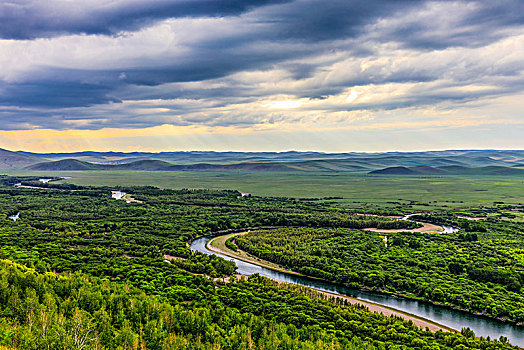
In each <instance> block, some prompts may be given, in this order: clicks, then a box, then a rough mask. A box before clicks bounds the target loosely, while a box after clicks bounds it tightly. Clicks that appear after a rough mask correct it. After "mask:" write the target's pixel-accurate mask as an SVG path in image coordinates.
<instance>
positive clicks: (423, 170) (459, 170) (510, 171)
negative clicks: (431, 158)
mask: <svg viewBox="0 0 524 350" xmlns="http://www.w3.org/2000/svg"><path fill="white" fill-rule="evenodd" d="M369 174H371V175H412V176H425V175H472V176H476V175H479V176H486V175H489V176H519V175H521V176H524V169H523V168H517V167H503V166H485V167H476V168H475V167H463V166H457V165H452V166H442V167H436V168H433V167H427V166H423V167H388V168H385V169H379V170H373V171H370V172H369Z"/></svg>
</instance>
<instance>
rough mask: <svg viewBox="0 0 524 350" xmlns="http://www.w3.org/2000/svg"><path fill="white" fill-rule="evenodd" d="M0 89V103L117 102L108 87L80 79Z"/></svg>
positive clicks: (54, 105) (64, 105)
mask: <svg viewBox="0 0 524 350" xmlns="http://www.w3.org/2000/svg"><path fill="white" fill-rule="evenodd" d="M2 90H3V91H2V93H0V105H8V106H20V107H43V108H57V107H58V108H67V107H89V106H93V105H96V104H103V103H110V102H120V100H119V99H118V98H116V97H114V96H111V93H112V91H113V88H112V87H110V86H105V85H95V84H86V83H81V82H63V81H61V82H52V81H37V82H31V83H21V84H10V85H9V86H7V87H5V88H3V89H2Z"/></svg>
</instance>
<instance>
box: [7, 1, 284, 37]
mask: <svg viewBox="0 0 524 350" xmlns="http://www.w3.org/2000/svg"><path fill="white" fill-rule="evenodd" d="M285 1H286V0H250V1H243V0H227V1H224V0H157V1H138V0H127V1H118V2H106V3H103V4H101V3H100V1H79V2H69V1H40V0H7V1H3V2H2V3H0V37H2V38H6V39H34V38H40V37H46V38H48V37H54V36H58V35H63V34H105V35H113V34H117V33H120V32H121V31H125V30H137V29H139V28H141V27H144V26H148V25H150V24H152V23H154V22H156V21H159V20H162V19H167V18H182V17H205V16H210V17H222V16H233V15H239V14H241V13H243V12H245V11H248V10H250V9H253V8H256V7H258V6H264V5H270V4H276V3H282V2H285Z"/></svg>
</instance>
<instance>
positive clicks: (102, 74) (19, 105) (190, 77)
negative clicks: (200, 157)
mask: <svg viewBox="0 0 524 350" xmlns="http://www.w3.org/2000/svg"><path fill="white" fill-rule="evenodd" d="M71 4H75V6H72V5H71ZM199 17H205V18H209V17H224V18H223V21H221V22H220V23H219V24H216V25H217V27H216V28H215V27H212V26H203V27H202V28H200V27H199V24H198V23H199V22H198V21H199V20H200V19H201V18H199ZM169 18H192V20H193V21H195V22H194V23H195V24H194V26H193V27H192V28H194V31H195V34H196V35H195V36H194V38H193V36H191V34H193V33H186V32H184V31H183V30H180V28H179V27H169V28H171V30H173V31H176V30H180V31H181V33H178V32H175V33H174V34H175V36H177V35H178V36H183V35H184V34H185V35H188V36H189V37H190V38H191V40H187V41H183V40H182V44H180V45H181V48H180V51H181V52H182V53H179V52H178V51H177V50H176V49H173V48H172V47H170V46H169V45H170V44H169V43H166V44H165V50H164V51H162V54H161V55H159V56H158V57H151V56H150V54H149V52H148V51H147V50H148V46H147V45H144V46H139V50H143V51H141V52H140V53H139V55H135V56H133V55H134V54H135V53H134V52H133V50H129V51H125V53H126V54H129V55H130V56H132V57H133V58H134V59H135V60H134V61H133V63H132V64H130V63H129V61H126V63H125V64H123V63H122V64H121V65H119V63H120V62H119V61H118V59H115V60H114V61H113V62H111V61H110V60H109V61H107V62H105V63H96V64H92V65H91V64H86V62H87V60H88V59H85V62H84V61H82V60H83V58H82V57H79V56H74V57H75V59H77V60H78V61H79V64H78V65H76V66H78V67H84V68H78V69H71V68H61V67H60V64H56V65H55V64H49V65H48V66H46V65H38V66H35V67H30V68H31V69H32V70H31V74H30V75H29V74H26V75H24V76H23V78H20V79H18V80H17V79H15V80H13V81H11V82H9V83H8V82H5V81H4V82H2V81H1V80H0V106H8V108H9V109H6V110H3V111H2V112H0V120H1V121H4V120H6V118H11V120H10V121H9V123H7V124H6V125H8V126H5V127H8V128H11V127H12V128H15V127H21V125H26V124H27V125H29V124H31V118H33V121H34V123H33V124H34V125H36V126H45V127H48V128H57V129H60V128H64V125H66V126H68V125H70V124H68V123H69V122H73V123H74V122H75V121H80V120H83V119H86V120H89V119H92V122H86V123H84V124H81V125H80V124H78V128H100V127H119V126H125V127H131V126H133V127H136V126H141V127H142V126H143V127H145V126H153V125H159V124H162V123H170V124H178V125H189V124H191V122H195V123H205V124H208V125H235V123H237V124H249V121H250V120H251V121H252V122H260V121H264V120H265V119H264V118H265V117H264V112H257V114H256V115H255V114H250V115H247V114H246V115H242V114H241V113H239V114H238V115H234V114H232V116H231V117H229V118H226V117H224V116H221V114H220V113H214V112H213V111H210V112H209V113H207V114H206V115H201V116H195V115H194V114H192V115H188V116H186V117H184V115H185V114H190V113H198V112H199V111H205V110H206V108H210V109H213V108H219V107H226V106H228V105H233V104H236V105H238V104H243V103H249V102H254V101H256V100H257V99H258V100H261V99H264V98H267V97H271V96H275V95H289V96H294V97H297V98H310V99H316V100H328V99H329V97H330V96H333V95H337V94H340V93H342V92H344V91H345V90H347V89H348V88H350V87H352V86H358V85H363V86H365V85H369V84H375V85H381V84H388V83H397V84H403V83H429V82H436V81H439V80H446V81H447V82H446V83H441V84H440V85H439V86H440V87H443V84H450V85H449V86H445V87H446V88H448V89H449V91H444V90H439V89H436V90H435V91H422V90H414V91H412V92H411V95H410V96H407V97H405V98H399V99H398V100H397V101H384V102H379V103H371V104H360V105H358V104H357V105H352V106H350V107H347V106H333V107H326V110H333V111H339V110H365V109H368V110H377V109H382V110H386V109H388V110H390V109H396V108H405V107H410V106H411V107H413V106H426V105H431V104H436V103H440V102H443V101H450V102H461V101H463V102H464V101H471V100H473V99H478V98H482V97H485V96H498V95H500V94H504V93H506V94H511V93H515V92H518V91H522V89H523V87H522V83H521V82H520V80H519V79H506V80H500V79H501V77H514V76H518V75H519V74H520V72H521V71H522V69H524V64H523V63H522V62H520V63H516V64H512V62H506V63H503V64H491V63H490V62H489V58H483V57H474V59H465V58H463V57H462V58H461V57H458V58H457V60H456V62H454V61H449V64H447V65H446V64H440V63H439V62H438V60H436V61H431V62H429V63H427V62H425V60H424V59H422V60H420V61H417V62H414V63H412V64H408V65H405V66H403V65H402V63H400V64H394V63H391V64H390V63H389V62H388V60H391V61H394V60H395V57H394V55H393V54H392V57H386V56H387V55H388V54H390V53H389V52H384V50H381V48H380V45H383V44H387V45H390V46H391V51H392V52H393V51H394V50H398V49H409V50H411V53H410V55H412V56H414V55H422V54H424V53H429V52H432V51H435V50H443V49H447V48H471V47H482V46H484V45H489V44H491V43H493V42H495V41H497V40H499V39H501V38H504V37H510V36H511V35H515V34H514V33H516V34H518V33H520V32H521V29H522V23H524V3H523V2H522V1H509V0H504V1H495V2H491V1H475V2H470V1H457V2H451V1H442V2H434V1H431V2H430V1H408V0H406V1H401V0H399V1H389V0H369V1H360V0H359V1H356V0H331V1H320V0H296V1H283V0H281V1H279V0H273V1H271V0H265V1H264V0H257V1H239V0H235V1H223V0H194V1H189V0H187V1H166V0H162V1H146V0H141V1H139V0H126V1H119V2H109V3H108V4H105V5H103V6H102V5H101V1H92V2H85V3H84V2H82V3H80V2H78V3H76V2H69V1H68V2H65V1H64V2H59V1H49V2H45V1H30V0H20V1H10V2H5V1H4V2H2V3H0V37H3V38H11V39H32V38H42V37H44V38H52V37H55V39H49V42H52V41H53V40H59V39H60V36H61V35H67V34H95V35H102V36H103V37H104V38H105V39H108V40H115V42H116V41H119V40H120V41H125V40H126V36H132V34H133V33H130V32H129V31H136V30H139V29H141V28H144V27H148V26H151V25H154V24H155V23H156V22H158V21H161V20H164V19H169ZM517 26H521V27H520V28H519V27H517ZM515 28H517V29H515ZM123 31H124V32H125V31H128V32H126V33H124V34H123V35H122V36H113V35H115V34H119V33H121V32H123ZM106 35H109V37H108V36H106ZM95 37H96V38H99V36H95ZM84 38H85V37H84ZM144 38H145V39H144V40H147V39H148V38H150V39H151V40H152V42H153V44H154V45H157V44H158V43H156V42H155V38H154V37H153V38H151V37H147V36H144ZM120 41H119V42H120ZM39 42H46V40H43V41H42V40H40V41H39ZM27 43H31V41H30V40H27ZM153 44H152V45H153ZM177 44H179V43H178V42H177ZM93 45H97V43H96V42H94V43H93ZM162 45H164V43H162ZM173 45H175V44H173ZM50 49H51V50H52V47H50ZM94 49H96V47H94ZM21 52H22V54H25V51H21ZM381 55H383V56H381ZM95 56H96V55H95ZM125 56H126V55H124V54H123V55H120V56H119V57H125ZM321 56H326V57H327V56H332V57H328V58H326V59H317V58H318V57H321ZM408 56H409V55H408ZM136 57H138V58H136ZM1 58H2V57H1V55H0V59H1ZM382 58H384V59H383V61H384V63H376V64H371V63H372V62H371V63H370V61H373V60H376V61H380V62H381V59H382ZM351 59H353V60H356V61H358V60H362V62H363V63H366V64H362V65H360V64H359V63H358V62H357V63H355V64H353V65H348V67H347V68H346V71H344V69H340V70H339V71H337V72H336V74H335V73H334V74H331V75H329V74H324V73H325V72H327V71H329V69H332V66H333V65H335V64H336V63H338V62H342V63H344V61H345V60H348V61H351ZM61 62H62V61H61ZM75 63H76V62H75ZM399 65H400V66H401V67H400V68H399V67H398V66H399ZM50 66H52V67H53V68H51V67H50ZM119 67H121V68H119ZM1 69H2V68H1V67H0V73H1V72H2V71H1ZM272 70H280V71H282V72H284V73H282V75H283V76H282V77H275V78H274V79H275V81H273V82H271V83H272V84H266V85H267V86H264V87H260V86H259V85H260V84H258V83H257V82H256V81H255V82H253V83H252V84H251V82H250V81H249V78H245V80H241V79H240V80H238V79H234V78H231V75H234V74H236V73H244V72H253V71H258V72H261V71H262V72H265V71H267V72H271V71H272ZM309 80H310V81H311V82H310V83H307V81H309ZM199 82H200V83H202V84H201V85H198V84H197V85H195V84H189V83H199ZM205 82H210V83H215V84H216V85H212V86H206V85H205V84H204V83H205ZM295 82H296V83H297V84H293V83H295ZM299 83H300V84H299ZM475 83H481V84H486V85H489V84H497V85H498V86H500V89H499V90H498V91H494V90H490V89H487V90H485V91H482V92H467V91H466V92H460V91H459V92H457V91H452V90H453V88H454V87H460V86H461V85H465V84H475ZM176 99H187V100H194V101H201V103H200V105H191V104H188V103H180V104H173V103H171V104H167V103H165V104H164V103H163V100H165V101H167V100H176ZM141 100H159V101H160V102H157V103H156V105H154V106H153V107H152V108H165V109H166V111H165V112H155V113H154V115H152V116H145V115H143V114H136V113H137V112H136V111H134V110H132V111H130V110H128V109H126V108H129V107H126V106H124V103H120V102H122V101H132V102H139V101H141ZM211 101H212V102H211ZM113 104H119V105H121V106H122V108H121V109H119V110H115V109H111V110H107V109H104V108H106V107H107V106H112V105H113ZM141 108H143V109H147V108H149V107H148V106H147V105H144V106H141ZM31 113H32V114H31ZM31 115H32V116H33V117H31ZM173 115H176V117H172V116H173ZM13 116H20V118H19V119H17V120H16V122H15V121H13ZM170 116H171V117H170ZM250 118H251V119H250ZM271 118H276V117H274V116H273V117H271ZM268 120H270V119H268ZM271 120H273V119H271ZM268 122H269V121H268Z"/></svg>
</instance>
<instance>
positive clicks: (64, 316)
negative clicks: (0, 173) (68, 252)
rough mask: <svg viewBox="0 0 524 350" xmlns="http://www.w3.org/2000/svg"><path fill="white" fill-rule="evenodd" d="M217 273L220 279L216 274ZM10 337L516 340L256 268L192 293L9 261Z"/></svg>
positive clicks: (2, 328) (3, 277)
mask: <svg viewBox="0 0 524 350" xmlns="http://www.w3.org/2000/svg"><path fill="white" fill-rule="evenodd" d="M209 283H211V282H209ZM0 285H1V286H2V288H1V290H0V303H1V311H2V313H1V317H0V344H3V345H4V346H7V347H11V348H18V349H35V350H36V349H451V348H453V349H510V348H513V347H512V346H510V345H509V344H507V343H506V342H505V340H504V339H501V341H489V340H486V339H475V338H474V334H473V333H472V332H471V331H470V330H468V329H464V330H463V331H462V332H461V333H444V332H441V331H438V332H436V333H432V332H429V331H427V330H421V329H419V328H417V327H416V326H414V325H413V324H412V323H411V322H406V321H403V320H402V319H399V318H395V317H385V316H383V315H380V314H376V313H370V312H369V311H367V310H366V309H365V308H363V307H361V306H359V305H347V304H346V303H344V302H342V301H341V300H324V299H322V298H321V297H319V296H318V295H314V294H311V293H309V294H310V295H308V293H305V292H304V291H301V290H300V288H297V287H294V286H282V285H278V284H277V283H275V282H272V281H270V280H268V279H265V278H261V277H258V276H256V275H255V276H252V277H250V278H249V280H247V281H237V282H231V283H228V284H226V285H220V287H219V288H218V289H216V290H214V289H213V290H210V291H208V292H207V293H206V294H205V295H204V296H203V298H201V299H199V300H194V301H192V302H189V303H184V302H175V301H170V302H168V301H167V300H166V299H165V298H162V297H158V296H151V295H147V294H146V293H144V291H142V290H140V289H136V288H133V287H130V286H128V285H126V284H121V283H114V282H109V281H103V280H100V279H97V278H93V277H87V276H85V275H82V274H79V273H75V274H73V275H67V276H64V275H59V274H55V273H49V272H47V273H39V272H37V271H36V270H35V269H31V268H27V267H24V266H21V265H19V264H16V263H13V262H10V261H5V260H4V261H1V262H0Z"/></svg>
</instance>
